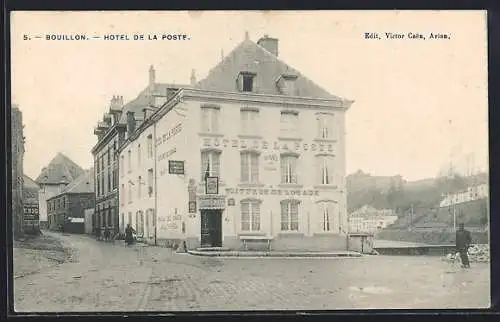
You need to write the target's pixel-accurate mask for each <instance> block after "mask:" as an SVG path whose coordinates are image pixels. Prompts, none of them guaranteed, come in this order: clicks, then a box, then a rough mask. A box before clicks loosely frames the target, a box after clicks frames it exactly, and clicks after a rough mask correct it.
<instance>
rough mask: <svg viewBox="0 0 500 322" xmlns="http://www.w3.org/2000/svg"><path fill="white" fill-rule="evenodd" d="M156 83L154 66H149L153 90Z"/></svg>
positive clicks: (150, 84) (150, 83)
mask: <svg viewBox="0 0 500 322" xmlns="http://www.w3.org/2000/svg"><path fill="white" fill-rule="evenodd" d="M155 83H156V80H155V69H154V67H153V65H151V66H149V86H150V87H151V88H152V87H153V86H154V84H155Z"/></svg>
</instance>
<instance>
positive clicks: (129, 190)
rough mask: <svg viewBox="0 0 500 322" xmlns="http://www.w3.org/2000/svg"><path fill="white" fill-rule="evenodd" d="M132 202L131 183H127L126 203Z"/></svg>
mask: <svg viewBox="0 0 500 322" xmlns="http://www.w3.org/2000/svg"><path fill="white" fill-rule="evenodd" d="M131 202H132V183H131V182H129V183H128V203H131Z"/></svg>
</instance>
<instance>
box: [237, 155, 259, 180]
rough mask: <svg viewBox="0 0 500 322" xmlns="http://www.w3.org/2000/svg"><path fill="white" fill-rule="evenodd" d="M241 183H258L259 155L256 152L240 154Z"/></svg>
mask: <svg viewBox="0 0 500 322" xmlns="http://www.w3.org/2000/svg"><path fill="white" fill-rule="evenodd" d="M241 182H243V183H258V182H259V154H258V153H257V152H242V153H241Z"/></svg>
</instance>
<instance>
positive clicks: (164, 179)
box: [7, 10, 491, 314]
mask: <svg viewBox="0 0 500 322" xmlns="http://www.w3.org/2000/svg"><path fill="white" fill-rule="evenodd" d="M487 48H488V40H487V13H486V11H480V10H460V11H458V10H457V11H452V10H449V11H444V10H442V11H440V10H436V11H423V10H420V11H404V10H403V11H399V10H387V11H368V10H367V11H362V10H359V11H334V10H324V11H74V12H72V11H51V12H49V11H12V12H11V13H10V49H11V60H10V67H11V75H10V77H11V97H10V103H11V139H12V141H11V144H12V145H11V160H12V177H11V184H12V207H11V212H10V214H7V215H8V216H9V217H10V218H11V222H12V227H11V229H12V236H13V241H12V247H13V249H12V258H11V259H10V260H11V261H12V271H11V272H9V273H10V274H9V275H10V276H9V279H10V281H11V282H10V287H11V288H12V290H13V298H12V299H11V303H12V305H13V308H14V311H15V313H40V314H43V313H54V312H60V313H71V312H72V313H75V312H86V313H89V312H90V313H92V312H108V313H113V312H115V313H119V312H206V311H208V312H215V311H222V312H226V311H227V312H229V311H248V312H250V311H278V310H279V311H283V310H285V311H288V310H290V311H301V312H303V311H314V310H332V311H335V310H360V312H362V310H367V309H407V310H412V309H470V308H473V309H480V308H483V309H484V308H489V307H490V306H491V300H490V274H491V271H490V247H489V245H490V227H489V226H490V225H489V223H490V219H489V218H490V215H489V213H490V211H489V209H490V205H489V164H488V158H489V156H488V153H489V152H488V59H487Z"/></svg>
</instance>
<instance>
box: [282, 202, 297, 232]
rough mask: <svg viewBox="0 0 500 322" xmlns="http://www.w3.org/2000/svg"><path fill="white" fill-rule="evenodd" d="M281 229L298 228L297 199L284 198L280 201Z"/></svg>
mask: <svg viewBox="0 0 500 322" xmlns="http://www.w3.org/2000/svg"><path fill="white" fill-rule="evenodd" d="M281 230H282V231H298V230H299V201H297V200H284V201H282V202H281Z"/></svg>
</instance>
